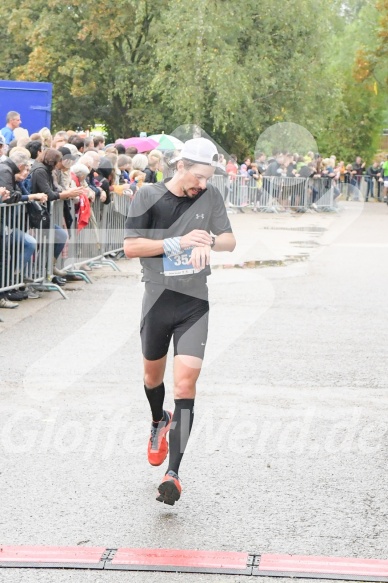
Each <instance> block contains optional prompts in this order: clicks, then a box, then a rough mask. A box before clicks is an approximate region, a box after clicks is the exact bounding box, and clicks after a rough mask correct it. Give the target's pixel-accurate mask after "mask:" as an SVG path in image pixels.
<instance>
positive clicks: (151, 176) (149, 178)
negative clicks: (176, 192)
mask: <svg viewBox="0 0 388 583" xmlns="http://www.w3.org/2000/svg"><path fill="white" fill-rule="evenodd" d="M144 174H145V175H146V176H145V179H144V182H151V183H152V184H155V183H156V182H157V180H156V170H151V168H148V167H147V168H145V169H144Z"/></svg>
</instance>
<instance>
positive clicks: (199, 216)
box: [195, 215, 205, 219]
mask: <svg viewBox="0 0 388 583" xmlns="http://www.w3.org/2000/svg"><path fill="white" fill-rule="evenodd" d="M195 218H196V219H204V218H205V215H195Z"/></svg>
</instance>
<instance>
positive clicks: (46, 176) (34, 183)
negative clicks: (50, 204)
mask: <svg viewBox="0 0 388 583" xmlns="http://www.w3.org/2000/svg"><path fill="white" fill-rule="evenodd" d="M31 192H32V194H36V193H38V192H44V194H47V196H48V200H49V201H53V200H59V191H58V190H57V188H56V187H55V186H54V179H53V173H52V171H51V170H50V169H49V168H48V167H47V166H45V165H44V164H42V162H34V164H33V165H32V168H31Z"/></svg>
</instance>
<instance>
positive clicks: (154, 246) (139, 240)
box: [124, 237, 163, 259]
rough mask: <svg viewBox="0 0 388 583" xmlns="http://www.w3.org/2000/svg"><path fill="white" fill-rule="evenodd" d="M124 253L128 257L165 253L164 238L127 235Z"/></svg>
mask: <svg viewBox="0 0 388 583" xmlns="http://www.w3.org/2000/svg"><path fill="white" fill-rule="evenodd" d="M124 253H125V256H126V257H128V259H133V258H134V257H156V256H158V255H163V239H160V240H155V239H146V238H145V237H127V238H126V239H124Z"/></svg>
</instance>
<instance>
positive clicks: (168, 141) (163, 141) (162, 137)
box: [150, 134, 183, 150]
mask: <svg viewBox="0 0 388 583" xmlns="http://www.w3.org/2000/svg"><path fill="white" fill-rule="evenodd" d="M150 138H151V139H152V140H156V141H157V142H159V146H158V147H157V148H156V149H157V150H182V148H183V142H181V140H178V138H176V137H175V136H169V135H167V134H155V135H154V136H150Z"/></svg>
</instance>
